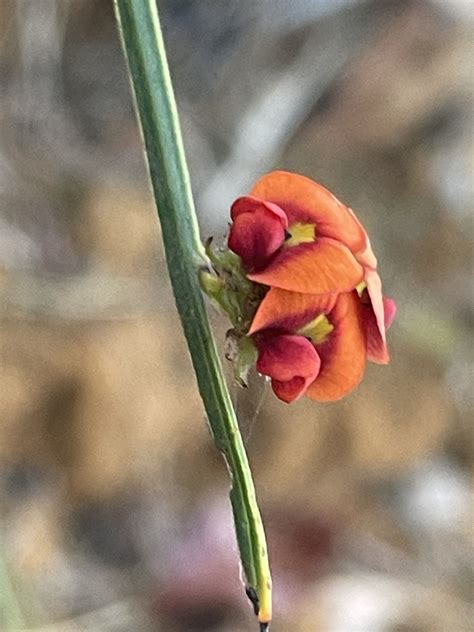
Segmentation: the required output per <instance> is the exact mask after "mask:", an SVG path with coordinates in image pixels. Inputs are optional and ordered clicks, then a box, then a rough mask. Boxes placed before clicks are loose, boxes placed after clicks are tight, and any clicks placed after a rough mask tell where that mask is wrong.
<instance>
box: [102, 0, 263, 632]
mask: <svg viewBox="0 0 474 632" xmlns="http://www.w3.org/2000/svg"><path fill="white" fill-rule="evenodd" d="M115 10H116V16H117V21H118V24H119V28H120V34H121V37H122V44H123V48H124V51H125V56H126V58H127V62H128V69H129V73H130V78H131V82H132V86H133V90H134V94H135V103H136V109H137V113H138V118H139V121H140V125H141V130H142V134H143V140H144V144H145V155H146V159H147V163H148V169H149V173H150V179H151V183H152V187H153V193H154V196H155V201H156V206H157V209H158V215H159V217H160V222H161V228H162V234H163V242H164V245H165V251H166V260H167V264H168V272H169V275H170V279H171V284H172V287H173V292H174V296H175V300H176V306H177V308H178V312H179V315H180V317H181V322H182V325H183V329H184V333H185V336H186V340H187V343H188V347H189V351H190V354H191V358H192V362H193V365H194V371H195V373H196V377H197V381H198V385H199V391H200V393H201V397H202V400H203V402H204V406H205V409H206V412H207V418H208V421H209V425H210V428H211V431H212V434H213V436H214V439H215V442H216V445H217V446H218V447H219V449H220V450H221V451H222V452H223V454H224V456H225V458H226V461H227V464H228V467H229V471H230V474H231V477H232V490H231V502H232V508H233V512H234V520H235V527H236V533H237V540H238V544H239V550H240V556H241V561H242V566H243V569H244V572H245V575H246V579H247V587H249V588H251V589H253V591H254V593H256V595H257V598H258V607H259V611H258V617H259V621H260V622H261V623H262V624H265V623H267V622H269V621H270V619H271V577H270V568H269V563H268V555H267V546H266V541H265V533H264V530H263V524H262V519H261V516H260V510H259V508H258V505H257V500H256V497H255V488H254V484H253V479H252V474H251V472H250V467H249V463H248V459H247V454H246V452H245V447H244V444H243V441H242V437H241V435H240V431H239V427H238V424H237V419H236V416H235V412H234V409H233V407H232V402H231V399H230V396H229V392H228V389H227V385H226V382H225V379H224V375H223V372H222V367H221V363H220V361H219V357H218V354H217V350H216V347H215V343H214V338H213V336H212V333H211V329H210V326H209V321H208V318H207V314H206V310H205V306H204V301H203V297H202V294H201V289H200V286H199V279H198V272H199V268H200V267H201V266H203V265H206V262H207V259H206V256H205V253H204V251H203V247H202V243H201V239H200V236H199V229H198V225H197V221H196V213H195V210H194V203H193V198H192V193H191V186H190V182H189V174H188V170H187V166H186V161H185V157H184V150H183V143H182V137H181V132H180V127H179V121H178V114H177V109H176V103H175V99H174V94H173V88H172V84H171V79H170V75H169V70H168V63H167V60H166V53H165V47H164V42H163V37H162V34H161V28H160V23H159V18H158V12H157V9H156V5H155V0H115ZM265 627H266V626H265Z"/></svg>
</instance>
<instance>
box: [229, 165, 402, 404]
mask: <svg viewBox="0 0 474 632" xmlns="http://www.w3.org/2000/svg"><path fill="white" fill-rule="evenodd" d="M231 218H232V225H231V228H230V233H229V237H228V248H229V250H230V251H232V253H235V255H238V258H239V259H238V263H239V267H240V269H241V270H242V274H243V276H244V277H245V279H246V281H247V282H249V281H250V282H251V285H250V286H249V287H252V288H254V294H253V295H254V296H257V297H258V299H257V301H256V304H254V305H252V309H251V317H250V318H246V319H244V329H245V331H244V332H241V333H243V335H245V336H246V338H247V342H248V339H249V338H250V340H251V341H252V342H253V346H254V348H255V349H256V368H257V370H258V371H259V373H261V374H263V375H266V376H268V377H269V378H270V379H271V384H272V388H273V391H274V393H275V395H276V396H277V397H278V398H279V399H281V400H283V401H284V402H292V401H294V400H296V399H298V398H299V397H301V396H302V395H307V396H308V397H310V398H311V399H314V400H317V401H334V400H337V399H340V398H341V397H343V396H344V395H346V394H347V393H349V392H350V391H351V390H352V389H353V388H354V387H356V386H357V385H358V384H359V382H360V381H361V379H362V376H363V373H364V368H365V364H366V360H370V361H372V362H376V363H379V364H387V363H388V361H389V353H388V350H387V343H386V329H387V328H388V327H389V326H390V324H391V322H392V320H393V318H394V316H395V312H396V307H395V303H394V302H393V301H392V300H391V299H388V298H384V297H383V295H382V284H381V281H380V277H379V275H378V272H377V260H376V258H375V256H374V253H373V251H372V248H371V245H370V242H369V238H368V236H367V233H366V231H365V230H364V228H363V226H362V225H361V223H360V222H359V220H358V219H357V218H356V216H355V215H354V213H353V212H352V210H351V209H349V208H347V207H346V206H344V205H343V204H342V203H341V202H340V201H339V200H337V199H336V198H335V197H334V195H333V194H332V193H330V192H329V191H328V190H327V189H325V188H324V187H322V186H321V185H319V184H317V183H316V182H313V181H312V180H310V179H308V178H306V177H304V176H301V175H297V174H294V173H288V172H284V171H275V172H272V173H269V174H267V175H265V176H263V177H262V178H261V179H260V180H259V181H258V182H257V183H256V184H255V186H254V188H253V189H252V191H251V194H250V195H248V196H244V197H240V198H238V199H237V200H236V201H235V202H234V204H233V205H232V208H231ZM255 290H256V292H255ZM245 307H246V305H245V300H244V305H243V308H244V309H243V311H245Z"/></svg>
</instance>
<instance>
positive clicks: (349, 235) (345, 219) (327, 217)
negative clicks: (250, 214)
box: [251, 171, 367, 253]
mask: <svg viewBox="0 0 474 632" xmlns="http://www.w3.org/2000/svg"><path fill="white" fill-rule="evenodd" d="M251 193H252V195H254V196H256V197H259V198H261V199H263V200H268V201H269V202H274V203H275V204H278V206H280V207H281V208H282V209H283V210H284V211H285V213H286V214H287V216H288V220H289V223H290V224H292V223H294V222H309V223H311V222H313V223H315V224H316V225H317V234H318V235H322V236H325V237H332V238H334V239H337V240H339V241H341V242H342V243H343V244H345V245H346V246H347V247H348V248H349V249H350V250H351V251H352V252H354V253H356V252H363V251H364V250H365V249H366V246H367V243H366V242H367V235H366V232H365V230H364V229H363V227H362V225H361V223H360V222H359V221H358V220H357V218H356V217H355V215H354V213H353V212H350V211H349V209H348V208H347V207H346V206H344V204H342V202H340V201H339V200H338V199H337V198H336V197H335V196H334V195H333V194H332V193H331V192H330V191H328V190H327V189H326V188H324V187H323V186H321V185H320V184H317V183H316V182H314V181H313V180H310V179H309V178H306V177H305V176H302V175H299V174H297V173H289V172H287V171H273V172H271V173H268V174H266V175H264V176H263V177H262V178H260V180H258V182H257V183H256V184H255V186H254V187H253V189H252V192H251Z"/></svg>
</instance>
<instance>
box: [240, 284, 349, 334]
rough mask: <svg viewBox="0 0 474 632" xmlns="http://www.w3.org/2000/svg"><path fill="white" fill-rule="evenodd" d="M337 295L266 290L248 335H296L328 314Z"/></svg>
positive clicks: (274, 289) (275, 289)
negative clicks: (272, 332)
mask: <svg viewBox="0 0 474 632" xmlns="http://www.w3.org/2000/svg"><path fill="white" fill-rule="evenodd" d="M337 296H338V295H337V294H302V293H301V292H288V291H287V290H280V289H279V288H274V287H272V288H270V290H269V291H268V292H267V294H266V295H265V297H264V298H263V300H262V302H261V303H260V305H259V307H258V310H257V313H256V314H255V316H254V319H253V321H252V324H251V326H250V330H249V332H248V333H249V335H252V334H255V333H256V332H257V331H260V330H261V329H268V328H272V329H283V330H286V331H296V330H297V329H299V328H300V327H303V326H304V325H305V324H306V323H308V322H309V321H310V320H312V319H313V318H314V317H315V316H317V315H318V314H328V313H329V312H330V311H331V309H332V308H333V307H334V304H335V302H336V299H337Z"/></svg>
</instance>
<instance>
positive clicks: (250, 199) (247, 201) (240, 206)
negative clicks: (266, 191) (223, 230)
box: [230, 195, 288, 230]
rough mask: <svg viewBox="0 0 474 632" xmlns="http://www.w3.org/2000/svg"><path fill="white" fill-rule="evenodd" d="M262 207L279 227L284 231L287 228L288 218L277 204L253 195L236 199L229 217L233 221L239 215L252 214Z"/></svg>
mask: <svg viewBox="0 0 474 632" xmlns="http://www.w3.org/2000/svg"><path fill="white" fill-rule="evenodd" d="M262 206H264V207H265V208H266V209H267V210H268V211H270V213H273V215H275V217H277V218H278V219H279V220H280V222H281V225H282V227H283V228H284V229H285V230H286V229H287V228H288V217H287V216H286V213H285V211H284V210H283V209H281V208H280V207H279V206H278V205H277V204H273V202H267V201H266V200H260V199H259V198H257V197H255V196H253V195H243V196H242V197H239V198H237V199H236V200H235V202H234V203H233V204H232V206H231V207H230V216H231V218H232V220H235V219H236V218H237V217H238V216H239V215H242V213H254V212H255V211H256V210H258V209H259V208H260V207H262Z"/></svg>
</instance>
